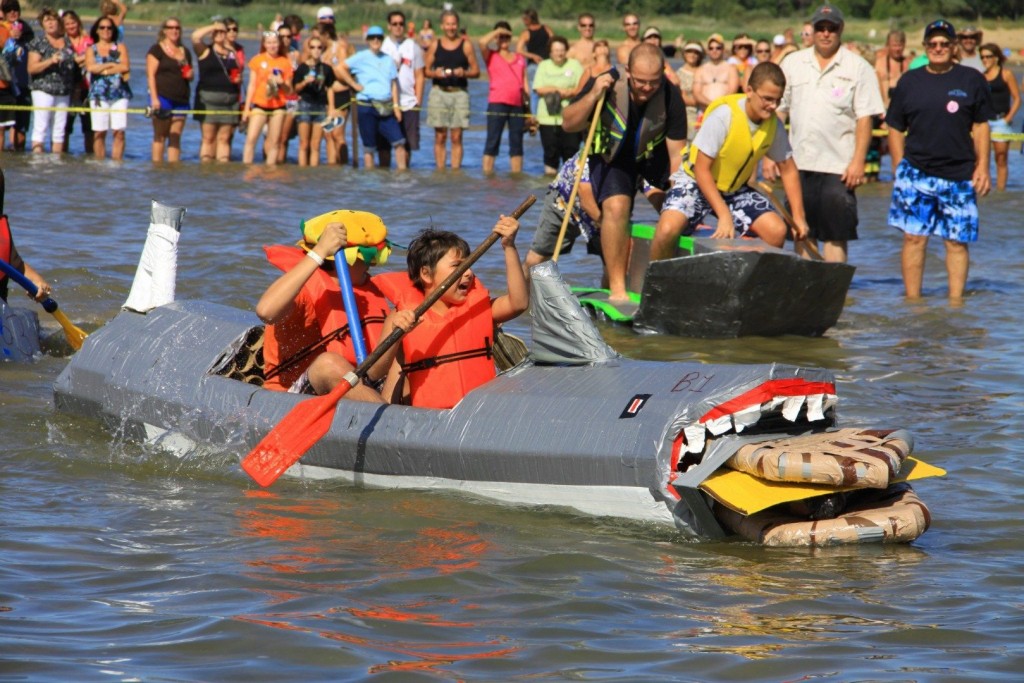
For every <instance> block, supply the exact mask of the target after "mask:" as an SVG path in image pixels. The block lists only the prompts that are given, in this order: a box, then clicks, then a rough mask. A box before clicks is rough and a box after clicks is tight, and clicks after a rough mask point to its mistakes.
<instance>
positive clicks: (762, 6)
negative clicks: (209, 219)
mask: <svg viewBox="0 0 1024 683" xmlns="http://www.w3.org/2000/svg"><path fill="white" fill-rule="evenodd" d="M313 1H314V2H316V1H317V0H313ZM420 1H421V2H422V4H424V5H425V6H434V5H436V6H437V7H438V8H440V6H441V4H442V0H426V1H425V2H424V1H423V0H420ZM819 1H820V0H611V2H609V3H605V4H603V6H601V7H597V5H598V4H599V3H595V2H594V0H557V1H556V0H535V1H534V0H525V1H524V0H454V1H453V2H452V4H453V5H454V6H455V9H456V10H459V11H466V12H476V13H480V14H500V15H503V16H506V17H518V16H519V15H520V14H521V13H522V11H523V10H524V9H526V8H527V7H534V8H535V9H537V10H538V11H539V12H540V14H541V18H542V19H543V18H544V17H548V18H555V19H572V18H574V17H575V16H576V15H577V14H579V13H580V12H585V11H590V12H594V11H596V12H597V13H599V14H604V13H605V12H607V13H610V14H616V15H620V14H625V13H626V12H635V13H637V14H639V15H640V16H641V17H648V18H651V19H652V20H653V18H654V17H657V16H664V15H668V14H697V15H702V16H712V17H723V18H724V17H735V16H736V14H737V13H742V12H744V11H751V10H754V11H759V12H767V13H770V14H773V15H779V16H804V15H810V13H811V12H813V11H814V6H815V5H817V4H819ZM834 2H835V4H836V6H837V7H839V8H840V9H842V10H843V11H844V12H846V13H847V14H848V15H849V16H851V17H862V18H871V19H893V18H899V17H915V18H929V17H946V18H949V19H954V20H955V19H960V20H970V21H980V20H981V19H996V18H1004V19H1022V18H1024V2H1022V0H834Z"/></svg>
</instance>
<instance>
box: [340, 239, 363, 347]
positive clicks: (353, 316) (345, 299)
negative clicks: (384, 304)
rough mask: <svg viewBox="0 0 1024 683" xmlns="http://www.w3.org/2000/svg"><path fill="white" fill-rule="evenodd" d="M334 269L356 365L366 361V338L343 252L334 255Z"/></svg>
mask: <svg viewBox="0 0 1024 683" xmlns="http://www.w3.org/2000/svg"><path fill="white" fill-rule="evenodd" d="M334 267H335V269H336V270H337V271H338V282H339V283H340V284H341V301H342V303H343V304H344V305H345V317H347V318H348V331H349V334H350V335H351V336H352V347H353V348H354V349H355V351H356V365H358V364H360V363H362V362H363V361H364V360H366V337H364V336H363V324H362V322H360V320H359V309H358V308H357V307H356V295H355V292H353V291H352V274H351V273H350V272H349V268H348V263H346V262H345V250H344V249H339V250H338V253H337V254H335V255H334Z"/></svg>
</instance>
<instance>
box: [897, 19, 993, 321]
mask: <svg viewBox="0 0 1024 683" xmlns="http://www.w3.org/2000/svg"><path fill="white" fill-rule="evenodd" d="M955 45H956V31H955V30H954V29H953V26H952V25H951V24H950V23H949V22H948V21H943V20H939V21H934V22H932V23H931V24H929V25H928V26H927V28H925V30H924V47H925V51H926V54H927V55H928V64H927V65H926V66H925V67H924V68H921V69H914V70H912V71H908V72H907V73H905V74H904V75H903V77H902V78H900V80H899V82H898V83H897V84H896V88H895V90H894V91H893V95H892V102H891V104H890V105H889V111H888V112H887V113H886V115H885V120H886V123H887V124H888V125H889V151H890V154H892V163H893V168H894V169H895V172H894V175H895V179H894V181H893V187H892V202H891V204H890V205H889V225H891V226H893V227H894V228H896V229H898V230H902V231H903V254H902V268H903V286H904V288H905V289H906V293H907V298H908V299H917V298H920V296H921V283H922V280H923V279H924V261H925V254H926V248H927V246H928V238H929V237H930V236H931V235H939V236H941V237H942V239H943V241H944V242H945V245H946V272H947V275H948V276H949V299H950V301H954V302H955V301H959V300H960V299H962V298H963V294H964V287H965V286H966V284H967V271H968V266H969V264H970V254H969V252H968V245H969V244H970V243H971V242H976V241H977V240H978V203H977V195H979V194H980V195H982V196H984V195H986V194H988V191H989V189H990V188H991V183H992V181H991V178H990V177H989V170H988V167H989V148H990V142H989V127H988V121H989V120H990V119H992V118H994V116H995V113H994V111H993V109H992V98H991V95H990V94H989V90H988V84H987V83H986V82H985V78H984V76H982V75H981V74H980V73H978V72H977V71H975V70H974V69H971V68H969V67H965V66H961V65H959V64H957V63H956V62H954V61H953V48H954V46H955ZM915 133H916V134H915Z"/></svg>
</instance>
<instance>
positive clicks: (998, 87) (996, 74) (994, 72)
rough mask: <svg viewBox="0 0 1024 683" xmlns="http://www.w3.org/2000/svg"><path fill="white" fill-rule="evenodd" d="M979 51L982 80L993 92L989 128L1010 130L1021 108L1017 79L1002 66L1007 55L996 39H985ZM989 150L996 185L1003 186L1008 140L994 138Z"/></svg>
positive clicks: (998, 187)
mask: <svg viewBox="0 0 1024 683" xmlns="http://www.w3.org/2000/svg"><path fill="white" fill-rule="evenodd" d="M978 55H979V56H980V57H981V63H982V64H983V65H984V66H985V80H986V81H988V87H989V90H990V91H991V92H992V108H993V109H994V110H995V112H996V118H994V119H992V120H991V121H989V122H988V125H989V129H990V131H991V133H993V134H995V133H1003V134H1006V133H1012V132H1013V128H1011V127H1010V123H1011V122H1012V121H1013V117H1014V115H1016V113H1017V110H1018V109H1020V90H1019V89H1018V88H1017V80H1016V79H1015V78H1014V77H1013V73H1011V72H1010V70H1009V69H1004V68H1003V64H1004V63H1005V62H1006V57H1005V56H1004V55H1003V51H1002V49H1001V48H1000V47H999V46H998V45H996V44H995V43H985V44H984V45H982V46H981V47H979V48H978ZM992 151H993V152H994V153H995V157H996V189H997V190H1000V191H1001V190H1005V189H1006V179H1007V177H1008V175H1009V160H1010V159H1009V155H1010V141H1009V140H993V141H992Z"/></svg>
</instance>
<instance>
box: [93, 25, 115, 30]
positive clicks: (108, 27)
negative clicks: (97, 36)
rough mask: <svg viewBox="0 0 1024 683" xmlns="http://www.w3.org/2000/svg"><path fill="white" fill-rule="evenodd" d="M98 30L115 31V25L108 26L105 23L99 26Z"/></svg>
mask: <svg viewBox="0 0 1024 683" xmlns="http://www.w3.org/2000/svg"><path fill="white" fill-rule="evenodd" d="M96 30H97V31H113V30H114V27H113V26H108V25H106V24H103V25H100V26H97V27H96Z"/></svg>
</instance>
